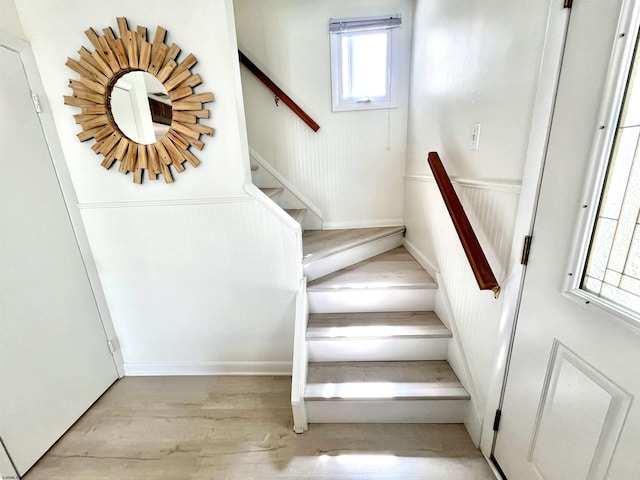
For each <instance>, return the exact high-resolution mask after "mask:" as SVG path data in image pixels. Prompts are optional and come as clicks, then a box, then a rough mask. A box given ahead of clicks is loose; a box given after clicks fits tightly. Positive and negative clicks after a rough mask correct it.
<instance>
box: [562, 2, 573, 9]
mask: <svg viewBox="0 0 640 480" xmlns="http://www.w3.org/2000/svg"><path fill="white" fill-rule="evenodd" d="M564 8H573V0H564Z"/></svg>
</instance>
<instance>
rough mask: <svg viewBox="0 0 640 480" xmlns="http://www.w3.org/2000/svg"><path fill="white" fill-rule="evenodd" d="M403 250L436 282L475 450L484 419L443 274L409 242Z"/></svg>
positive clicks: (449, 355) (437, 302)
mask: <svg viewBox="0 0 640 480" xmlns="http://www.w3.org/2000/svg"><path fill="white" fill-rule="evenodd" d="M403 246H404V248H406V249H407V251H408V252H409V253H410V254H411V255H412V256H413V257H414V258H415V259H416V260H417V262H418V263H419V264H420V265H421V266H422V268H424V269H425V270H426V271H427V273H429V275H431V276H432V277H433V278H435V280H436V283H437V284H438V288H437V289H436V291H435V298H434V308H433V310H434V312H435V313H436V315H438V317H439V318H440V320H441V321H442V323H443V324H444V325H445V326H446V327H447V328H448V329H449V330H450V331H451V334H452V335H453V337H452V338H451V339H450V340H449V347H448V353H447V361H448V362H449V365H450V366H451V368H452V370H453V371H454V373H455V374H456V376H457V377H458V379H459V380H460V383H462V385H463V386H464V387H465V388H466V389H467V392H469V395H470V396H471V399H470V400H469V401H468V403H467V406H466V410H465V413H464V426H465V428H466V429H467V431H468V432H469V436H470V437H471V440H472V441H473V443H474V444H475V445H476V446H479V445H480V439H481V437H482V425H483V418H484V417H483V416H482V415H481V414H480V410H479V409H478V406H477V404H476V399H477V398H478V394H477V392H478V390H477V388H476V385H475V381H474V379H473V376H472V375H471V369H470V367H469V361H468V359H467V356H466V355H465V353H464V348H463V346H462V342H461V341H460V332H459V330H458V325H457V323H456V321H455V316H454V314H453V309H452V308H451V304H450V303H449V297H448V295H447V288H446V284H445V281H444V278H443V277H442V274H441V273H440V270H439V269H438V268H436V267H435V265H434V264H433V263H432V262H431V261H430V260H429V259H428V258H427V257H426V256H425V255H424V254H423V253H422V252H421V251H420V250H419V249H418V248H417V247H416V246H415V245H413V244H412V243H411V242H409V241H408V240H407V239H406V238H405V239H404V242H403Z"/></svg>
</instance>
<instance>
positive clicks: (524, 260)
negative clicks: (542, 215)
mask: <svg viewBox="0 0 640 480" xmlns="http://www.w3.org/2000/svg"><path fill="white" fill-rule="evenodd" d="M530 251H531V235H527V236H526V237H524V244H523V245H522V257H521V258H520V265H528V264H529V252H530Z"/></svg>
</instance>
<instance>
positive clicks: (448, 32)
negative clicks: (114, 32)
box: [405, 0, 549, 438]
mask: <svg viewBox="0 0 640 480" xmlns="http://www.w3.org/2000/svg"><path fill="white" fill-rule="evenodd" d="M548 3H549V2H548V1H546V0H539V1H536V2H531V1H525V0H518V1H506V0H487V1H483V2H473V1H466V0H455V1H451V0H417V1H416V4H415V9H414V29H413V47H412V69H411V93H410V99H409V105H410V107H409V122H408V142H407V168H406V171H407V188H406V194H405V195H406V198H405V202H406V203H405V224H406V225H407V237H406V238H407V241H408V242H409V243H410V244H411V245H412V246H414V247H415V248H416V249H417V250H418V251H419V252H421V253H422V254H423V255H424V256H425V257H426V258H427V259H429V260H430V261H431V262H432V263H433V264H434V266H435V268H437V269H438V270H439V271H440V272H441V274H442V277H441V278H442V281H443V282H444V287H445V288H446V290H447V292H448V295H449V301H450V303H451V309H452V313H453V316H454V321H455V322H456V329H457V331H458V332H459V342H460V345H461V346H462V348H463V351H464V354H465V356H466V359H467V363H468V367H469V372H470V376H471V378H470V379H469V381H470V382H472V383H473V385H472V387H473V388H472V389H473V390H474V391H475V393H476V398H474V403H475V406H476V413H477V415H478V416H479V418H478V419H477V420H478V421H479V422H480V423H481V422H482V415H483V412H484V411H485V404H486V401H487V395H488V388H489V384H490V380H491V374H492V368H493V363H494V357H495V354H496V347H497V345H496V339H497V335H498V327H499V321H500V314H501V311H502V303H503V300H502V299H498V300H495V299H494V298H493V295H492V294H491V292H490V291H480V290H478V287H477V284H476V282H475V279H474V277H473V275H472V273H471V269H470V267H469V265H468V262H467V260H466V258H465V256H464V253H463V250H462V247H461V246H460V242H459V240H458V238H457V235H456V234H455V231H454V229H453V226H452V223H451V220H450V218H449V216H448V214H447V212H446V209H445V207H444V204H443V202H442V199H441V197H440V193H439V192H438V189H437V186H436V184H435V183H434V181H433V180H432V177H431V172H430V169H429V166H428V164H427V153H428V152H430V151H438V152H439V153H440V156H441V158H442V161H443V163H444V165H445V168H446V169H447V170H448V173H449V174H450V175H451V176H454V177H458V178H459V179H460V181H458V182H455V186H456V190H457V191H458V194H459V196H460V197H461V201H462V204H463V206H464V208H465V211H466V212H467V214H468V215H469V217H470V220H471V223H472V225H473V227H474V229H475V230H476V233H477V234H478V237H479V240H480V242H481V244H482V246H483V248H484V249H485V251H486V252H487V253H488V259H489V261H490V263H491V264H492V267H493V270H494V272H495V274H496V277H497V278H498V281H499V282H500V283H501V285H502V286H503V288H504V285H505V281H506V280H507V276H508V272H509V258H510V249H511V242H512V238H513V228H514V225H515V218H516V217H515V215H516V211H517V205H518V198H519V188H518V186H519V183H520V181H521V180H522V172H523V168H524V161H525V156H526V151H527V146H528V137H529V130H530V124H531V116H532V113H533V104H534V99H535V91H536V86H537V77H538V71H539V68H540V60H541V54H542V47H543V41H544V33H545V27H546V19H547V14H548V7H549V6H548ZM474 123H481V124H482V128H481V137H480V148H479V149H478V150H477V151H470V150H469V146H468V145H469V133H470V127H471V125H472V124H474ZM476 438H477V437H476Z"/></svg>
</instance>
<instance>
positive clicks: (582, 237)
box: [563, 0, 640, 330]
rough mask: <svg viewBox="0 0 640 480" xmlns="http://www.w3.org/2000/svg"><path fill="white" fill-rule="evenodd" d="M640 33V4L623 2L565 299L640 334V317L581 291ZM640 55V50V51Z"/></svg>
mask: <svg viewBox="0 0 640 480" xmlns="http://www.w3.org/2000/svg"><path fill="white" fill-rule="evenodd" d="M639 29H640V0H631V1H625V2H623V9H622V12H621V15H620V21H619V23H618V28H617V30H616V40H615V43H614V46H613V53H612V55H611V60H610V61H609V69H608V74H607V79H606V83H605V87H604V93H603V99H602V103H601V106H600V113H599V115H598V124H597V125H598V131H597V133H596V134H595V135H594V143H593V146H592V148H591V154H590V158H589V164H588V170H587V174H586V182H585V187H584V192H583V196H582V201H581V202H580V212H579V215H578V221H577V224H576V229H575V232H576V233H575V237H574V240H573V246H572V249H571V253H570V255H569V266H568V269H567V272H568V273H567V277H566V279H565V282H564V285H563V295H564V296H565V297H566V298H569V299H570V300H573V301H575V302H577V303H580V304H582V305H584V306H585V307H587V308H595V309H597V310H599V311H601V312H605V313H607V314H609V315H611V316H612V317H613V318H614V319H616V320H619V321H622V322H623V323H624V324H626V325H627V326H630V327H632V328H633V329H634V330H640V314H638V315H635V314H633V313H632V312H629V311H628V310H625V309H623V308H620V307H619V306H617V305H616V304H614V303H613V302H610V301H608V300H606V299H604V298H601V297H599V296H597V295H595V294H593V293H591V292H589V291H587V290H584V289H582V288H581V284H582V279H583V275H584V271H585V267H586V263H587V259H588V257H587V255H588V253H589V247H590V244H591V238H592V236H593V233H594V229H595V225H596V220H597V215H598V209H599V206H600V197H601V195H602V191H603V188H604V183H605V180H606V175H607V170H608V167H609V158H610V155H611V151H612V148H613V143H614V140H615V136H616V131H617V128H618V121H619V116H620V109H621V108H622V104H623V102H624V96H625V91H626V85H627V79H628V76H629V73H630V68H631V64H632V62H633V55H634V51H635V48H636V43H637V41H638V31H639ZM638 54H639V55H640V49H639V51H638Z"/></svg>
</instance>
